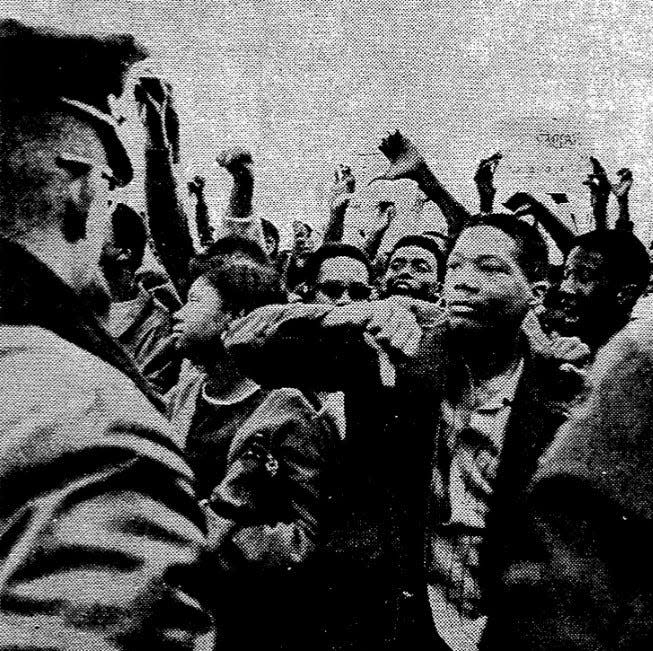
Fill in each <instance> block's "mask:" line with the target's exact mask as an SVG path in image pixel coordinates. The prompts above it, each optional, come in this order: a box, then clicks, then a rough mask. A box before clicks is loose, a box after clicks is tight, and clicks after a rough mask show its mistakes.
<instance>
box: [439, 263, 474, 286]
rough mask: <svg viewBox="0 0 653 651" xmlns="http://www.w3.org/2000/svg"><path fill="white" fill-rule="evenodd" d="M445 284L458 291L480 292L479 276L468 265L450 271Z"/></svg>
mask: <svg viewBox="0 0 653 651" xmlns="http://www.w3.org/2000/svg"><path fill="white" fill-rule="evenodd" d="M445 284H446V285H449V286H450V287H453V289H454V290H456V291H463V292H472V293H476V292H478V291H479V290H480V284H479V278H478V274H477V273H476V271H475V270H474V269H473V268H472V267H470V266H466V265H465V266H461V267H460V268H459V269H454V270H451V269H450V270H449V272H448V273H447V278H446V279H445Z"/></svg>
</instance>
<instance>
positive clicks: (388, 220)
mask: <svg viewBox="0 0 653 651" xmlns="http://www.w3.org/2000/svg"><path fill="white" fill-rule="evenodd" d="M396 216H397V209H396V208H395V206H394V205H392V206H389V207H387V208H386V209H385V210H380V209H379V208H377V210H376V215H375V217H374V221H373V222H372V225H371V227H370V230H372V231H376V232H380V231H386V230H388V228H390V225H391V224H392V222H393V221H394V220H395V218H396Z"/></svg>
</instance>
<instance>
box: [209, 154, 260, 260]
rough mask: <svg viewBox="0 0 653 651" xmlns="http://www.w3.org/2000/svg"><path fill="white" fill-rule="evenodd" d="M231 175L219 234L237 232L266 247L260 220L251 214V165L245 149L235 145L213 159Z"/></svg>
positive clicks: (252, 194) (252, 188)
mask: <svg viewBox="0 0 653 651" xmlns="http://www.w3.org/2000/svg"><path fill="white" fill-rule="evenodd" d="M216 161H217V163H218V165H220V167H223V168H224V169H225V170H226V171H227V172H229V174H230V175H231V177H232V180H233V185H232V187H231V193H230V195H229V202H228V204H227V209H226V210H225V213H224V216H223V218H222V224H221V233H220V235H222V236H224V235H239V236H240V237H245V238H247V239H250V240H254V241H255V242H256V243H257V244H259V245H260V246H261V248H262V249H263V250H265V246H264V240H263V228H262V226H261V220H260V219H259V218H258V217H257V216H256V215H255V214H254V209H253V204H252V199H253V196H254V164H253V161H252V155H251V154H250V152H249V151H247V150H246V149H242V148H241V147H234V148H232V149H228V150H226V151H223V152H221V153H220V155H219V156H218V157H217V158H216Z"/></svg>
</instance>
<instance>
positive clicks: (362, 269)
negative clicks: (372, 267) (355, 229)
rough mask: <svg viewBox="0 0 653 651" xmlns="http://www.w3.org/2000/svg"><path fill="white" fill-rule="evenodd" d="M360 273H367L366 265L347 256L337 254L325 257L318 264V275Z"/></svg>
mask: <svg viewBox="0 0 653 651" xmlns="http://www.w3.org/2000/svg"><path fill="white" fill-rule="evenodd" d="M352 272H353V273H356V274H358V273H362V274H363V275H367V267H366V266H365V265H364V264H363V263H362V262H361V261H360V260H355V259H354V258H351V257H349V256H344V255H339V256H336V257H334V258H327V259H326V260H324V261H323V262H322V264H321V265H320V276H322V277H324V276H334V275H339V274H344V273H346V274H351V273H352Z"/></svg>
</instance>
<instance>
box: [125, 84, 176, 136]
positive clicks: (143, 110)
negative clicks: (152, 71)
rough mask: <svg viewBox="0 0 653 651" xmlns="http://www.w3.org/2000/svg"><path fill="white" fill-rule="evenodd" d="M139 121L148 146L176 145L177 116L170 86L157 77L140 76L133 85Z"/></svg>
mask: <svg viewBox="0 0 653 651" xmlns="http://www.w3.org/2000/svg"><path fill="white" fill-rule="evenodd" d="M134 97H135V99H136V103H137V105H138V113H139V116H140V118H141V122H142V123H143V125H144V126H145V131H146V135H147V137H148V146H150V147H153V148H156V149H167V148H170V147H172V148H173V149H176V148H177V147H178V142H177V139H178V132H177V133H175V129H174V125H175V124H176V125H177V131H178V124H179V122H178V118H177V115H176V111H175V108H174V104H173V99H172V86H171V85H170V84H169V83H168V82H167V81H164V80H163V79H159V78H158V77H141V79H140V80H139V82H138V83H137V84H136V86H135V87H134Z"/></svg>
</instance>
